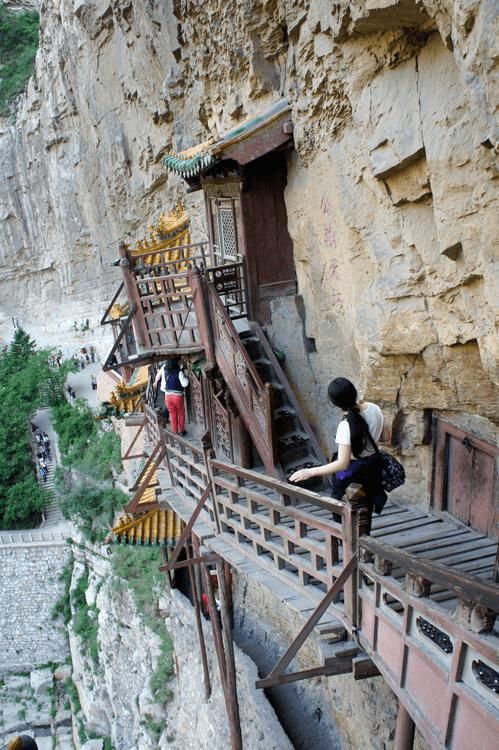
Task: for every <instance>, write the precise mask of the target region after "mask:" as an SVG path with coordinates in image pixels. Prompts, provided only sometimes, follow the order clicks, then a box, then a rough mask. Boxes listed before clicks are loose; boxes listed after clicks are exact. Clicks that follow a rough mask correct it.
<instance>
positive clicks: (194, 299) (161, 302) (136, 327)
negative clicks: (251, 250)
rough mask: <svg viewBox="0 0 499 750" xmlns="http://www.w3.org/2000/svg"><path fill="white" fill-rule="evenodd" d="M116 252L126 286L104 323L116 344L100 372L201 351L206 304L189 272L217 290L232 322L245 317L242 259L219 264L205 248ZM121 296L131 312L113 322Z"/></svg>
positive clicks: (210, 249) (214, 253)
mask: <svg viewBox="0 0 499 750" xmlns="http://www.w3.org/2000/svg"><path fill="white" fill-rule="evenodd" d="M120 253H121V255H122V261H121V267H122V271H123V274H124V281H123V283H122V285H121V286H120V287H119V289H118V291H117V293H116V294H115V296H114V298H113V300H112V302H111V304H110V305H109V307H108V309H107V310H106V313H105V315H104V317H103V320H102V322H103V323H110V322H112V323H113V324H114V326H113V327H114V328H115V345H114V347H113V350H112V352H110V354H109V356H108V358H107V360H106V363H105V365H104V369H110V368H111V367H115V366H116V365H118V366H122V365H132V366H133V365H135V364H137V363H138V362H140V361H144V360H145V359H150V358H151V356H154V355H157V354H159V355H161V354H168V353H174V354H182V353H190V352H198V351H202V350H203V349H204V348H205V346H206V343H207V342H206V339H207V337H208V335H209V333H208V322H207V321H206V320H204V321H203V315H202V314H201V315H200V310H201V309H202V308H203V304H204V303H203V300H201V299H199V298H198V295H200V294H201V293H202V291H201V290H200V289H199V288H198V286H199V285H196V284H194V283H193V278H192V269H197V270H198V273H199V272H201V273H202V274H203V275H204V279H205V280H206V281H207V282H208V283H209V285H211V286H213V288H214V289H216V291H217V293H218V295H219V297H220V299H221V301H222V304H223V306H224V308H225V310H226V311H227V315H228V317H229V318H230V319H231V320H235V319H237V318H242V317H245V316H246V315H247V313H248V310H247V290H246V275H245V269H244V263H243V261H242V259H241V260H238V261H237V262H235V263H234V262H231V263H224V264H222V265H220V257H219V254H218V253H217V249H216V248H215V247H214V246H211V245H209V244H208V243H204V242H202V243H193V244H189V245H182V246H179V247H174V248H168V249H164V250H144V251H143V252H141V253H138V254H137V253H134V254H131V253H130V252H129V251H128V250H127V249H126V248H125V247H124V245H122V246H121V247H120ZM123 291H124V292H125V294H126V299H127V304H128V309H129V310H130V312H129V314H128V315H127V317H126V318H125V319H123V317H122V318H120V319H118V320H114V321H113V320H111V319H110V318H109V313H110V310H111V308H112V306H113V304H114V303H115V302H116V300H117V299H118V297H119V296H120V294H121V293H122V292H123ZM200 318H201V320H200ZM203 322H204V324H205V327H204V328H203Z"/></svg>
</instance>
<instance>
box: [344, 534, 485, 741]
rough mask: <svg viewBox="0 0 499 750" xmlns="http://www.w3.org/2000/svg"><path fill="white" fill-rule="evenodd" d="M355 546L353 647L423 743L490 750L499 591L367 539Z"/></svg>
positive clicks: (448, 569)
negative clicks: (365, 657)
mask: <svg viewBox="0 0 499 750" xmlns="http://www.w3.org/2000/svg"><path fill="white" fill-rule="evenodd" d="M359 547H360V553H361V559H363V562H361V564H360V566H359V567H360V571H359V600H360V608H361V615H360V622H361V625H360V629H359V632H358V638H359V642H360V644H361V645H362V647H363V648H364V649H365V650H366V651H367V653H368V654H369V655H370V656H371V658H372V659H373V661H374V663H375V664H376V666H377V667H378V669H379V670H380V671H381V672H382V674H383V676H384V677H385V679H386V680H387V682H388V684H389V685H390V687H391V688H392V689H393V690H394V692H395V693H396V694H397V696H398V697H399V699H400V700H401V701H402V702H403V703H404V705H405V706H406V707H407V709H408V711H409V713H410V715H411V716H412V717H413V719H414V720H415V721H416V724H417V725H418V727H419V729H420V731H421V732H422V733H423V735H424V737H425V739H426V741H427V742H428V743H429V744H430V746H431V747H446V748H452V749H454V748H456V749H457V748H467V747H471V746H475V747H483V748H492V747H496V746H497V745H496V743H497V737H498V736H499V671H498V662H499V638H498V637H497V635H496V634H494V633H493V632H492V628H493V625H494V620H495V617H496V615H497V614H498V613H499V587H498V586H497V585H496V584H494V583H492V582H487V581H484V580H480V579H479V578H476V577H473V576H470V575H467V574H465V573H461V572H458V571H456V570H453V569H451V568H446V567H445V566H443V565H439V564H437V563H431V562H428V561H426V560H421V559H416V558H415V557H414V556H413V555H410V554H407V553H405V552H403V551H401V550H399V549H397V548H396V547H391V546H389V545H386V544H383V543H381V542H377V541H375V540H374V539H371V538H370V537H363V538H362V539H360V540H359ZM396 571H398V573H400V572H402V574H404V573H405V577H404V578H403V579H402V580H401V581H398V580H397V579H396V578H395V577H393V575H394V574H395V572H396ZM442 592H443V593H444V594H445V595H444V596H443V597H440V594H441V593H442ZM432 595H433V596H434V599H432V598H431V596H432ZM452 597H453V598H452ZM440 598H442V599H443V600H445V602H446V605H445V606H444V604H443V603H442V604H440V603H439V601H438V600H439V599H440ZM481 633H485V634H486V635H485V637H483V636H481V635H480V634H481ZM471 738H473V742H471ZM468 742H470V744H467V743H468Z"/></svg>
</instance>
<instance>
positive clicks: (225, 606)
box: [217, 559, 243, 748]
mask: <svg viewBox="0 0 499 750" xmlns="http://www.w3.org/2000/svg"><path fill="white" fill-rule="evenodd" d="M217 576H218V591H219V595H220V613H221V615H222V627H223V631H222V637H223V641H224V646H225V657H226V658H225V666H226V674H227V688H228V692H229V693H230V703H231V711H232V721H233V724H234V735H235V737H236V739H237V742H238V743H239V744H236V745H235V747H236V748H242V746H243V740H242V736H241V720H240V717H239V702H238V700H237V676H236V661H235V658H234V641H233V640H232V621H231V620H232V618H231V616H230V611H229V595H228V591H227V581H226V578H225V566H224V562H223V560H222V559H219V561H218V562H217Z"/></svg>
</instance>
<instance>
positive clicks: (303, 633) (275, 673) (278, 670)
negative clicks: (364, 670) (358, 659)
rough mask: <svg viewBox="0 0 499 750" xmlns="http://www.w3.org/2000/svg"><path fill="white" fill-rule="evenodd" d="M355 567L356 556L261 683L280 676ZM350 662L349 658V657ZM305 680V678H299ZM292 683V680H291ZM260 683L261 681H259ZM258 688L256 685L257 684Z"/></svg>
mask: <svg viewBox="0 0 499 750" xmlns="http://www.w3.org/2000/svg"><path fill="white" fill-rule="evenodd" d="M356 567H357V555H354V556H353V557H352V558H351V559H350V560H349V562H348V563H347V564H346V565H345V567H344V568H343V570H342V571H341V573H340V575H339V576H338V578H337V579H336V581H335V582H334V583H333V585H332V586H331V588H330V589H329V591H328V592H327V594H326V596H325V597H324V598H323V600H322V601H321V602H320V603H319V605H318V606H317V607H316V608H315V610H314V611H313V613H312V614H311V616H310V618H309V619H308V621H307V622H306V623H305V625H304V626H303V628H302V629H301V630H300V632H299V633H298V635H297V636H296V638H295V640H294V641H293V643H292V644H291V645H290V647H289V648H288V650H287V651H286V653H285V654H284V656H283V657H282V658H281V659H280V660H279V661H278V662H277V664H276V666H275V667H274V669H273V670H272V671H271V672H270V674H269V675H268V676H267V677H266V678H265V680H263V682H267V681H268V680H272V681H274V683H275V684H277V682H275V680H276V678H277V677H279V676H281V675H282V673H283V672H284V670H285V669H286V667H287V666H288V664H289V663H290V662H291V660H292V659H293V658H294V657H295V656H296V654H297V653H298V651H299V650H300V648H301V647H302V645H303V644H304V643H305V641H306V640H307V638H308V636H309V635H310V633H311V632H312V630H313V629H314V627H315V626H316V624H317V623H318V622H319V620H320V619H321V617H322V615H323V614H324V612H325V611H326V610H327V608H328V607H329V605H330V604H331V603H332V602H333V601H334V599H335V597H336V595H337V594H338V593H339V592H340V591H341V590H342V588H343V586H344V585H345V581H347V580H348V578H349V577H350V576H351V575H352V573H353V571H354V570H355V569H356ZM350 661H351V657H350ZM300 679H305V678H300ZM292 681H293V680H292ZM260 682H262V680H260ZM257 687H258V684H257Z"/></svg>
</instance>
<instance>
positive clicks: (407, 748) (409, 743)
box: [393, 702, 415, 750]
mask: <svg viewBox="0 0 499 750" xmlns="http://www.w3.org/2000/svg"><path fill="white" fill-rule="evenodd" d="M414 730H415V725H414V722H413V720H412V718H411V715H410V713H409V712H408V711H407V709H406V708H405V706H404V705H403V704H402V703H400V702H399V708H398V711H397V724H396V727H395V741H394V744H393V750H412V748H413V747H414Z"/></svg>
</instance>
